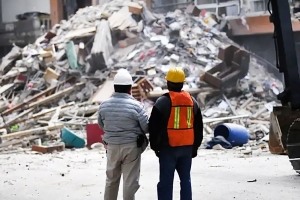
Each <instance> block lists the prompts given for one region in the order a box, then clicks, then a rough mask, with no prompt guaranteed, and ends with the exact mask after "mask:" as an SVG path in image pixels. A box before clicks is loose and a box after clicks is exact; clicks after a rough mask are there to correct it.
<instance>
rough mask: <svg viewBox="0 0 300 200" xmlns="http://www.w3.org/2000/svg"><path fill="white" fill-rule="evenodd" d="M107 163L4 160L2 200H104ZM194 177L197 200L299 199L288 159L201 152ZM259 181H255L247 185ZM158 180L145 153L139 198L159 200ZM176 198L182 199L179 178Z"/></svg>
mask: <svg viewBox="0 0 300 200" xmlns="http://www.w3.org/2000/svg"><path fill="white" fill-rule="evenodd" d="M105 162H106V161H105V154H104V153H99V151H98V150H91V151H87V150H81V151H76V152H71V151H65V152H62V153H59V154H51V155H50V154H49V155H32V153H30V154H27V155H26V154H17V155H0V171H1V172H0V199H1V200H39V199H43V200H53V199H57V200H85V199H86V200H90V199H102V198H103V189H104V183H105ZM192 177H193V180H192V182H193V195H194V199H195V200H200V199H202V200H220V199H224V200H231V199H239V200H241V199H243V200H253V199H262V200H282V199H289V200H292V199H299V188H298V186H299V183H300V177H299V176H298V175H297V174H296V173H295V172H294V171H293V170H292V167H291V165H290V163H289V161H288V158H287V156H274V155H270V154H269V153H267V152H265V153H263V154H261V155H260V156H252V157H248V158H241V156H240V154H239V153H238V152H237V151H232V150H231V151H227V152H224V151H214V150H201V151H200V152H199V155H198V157H197V158H195V159H194V160H193V169H192ZM255 179H256V180H257V181H256V182H248V181H253V180H255ZM157 180H158V162H157V158H156V157H155V155H154V154H153V153H152V152H151V151H146V152H145V153H144V154H143V161H142V175H141V188H140V190H139V191H138V193H137V198H136V199H138V200H150V199H151V200H154V199H156V184H157ZM121 194H122V193H121V192H120V195H119V199H122V196H121ZM174 199H175V200H176V199H179V181H178V177H176V180H175V186H174Z"/></svg>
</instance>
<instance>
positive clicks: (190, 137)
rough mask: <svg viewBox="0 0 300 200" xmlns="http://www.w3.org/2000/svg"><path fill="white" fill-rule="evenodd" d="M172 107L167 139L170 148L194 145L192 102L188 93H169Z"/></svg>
mask: <svg viewBox="0 0 300 200" xmlns="http://www.w3.org/2000/svg"><path fill="white" fill-rule="evenodd" d="M169 95H170V98H171V102H172V107H171V113H170V117H169V122H168V128H167V130H168V139H169V144H170V146H172V147H176V146H189V145H193V144H194V127H193V125H194V102H193V100H192V98H191V96H190V94H189V93H187V92H185V91H182V92H169Z"/></svg>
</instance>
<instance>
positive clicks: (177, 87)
mask: <svg viewBox="0 0 300 200" xmlns="http://www.w3.org/2000/svg"><path fill="white" fill-rule="evenodd" d="M167 86H168V90H169V91H173V92H181V90H182V88H183V83H173V82H170V81H167Z"/></svg>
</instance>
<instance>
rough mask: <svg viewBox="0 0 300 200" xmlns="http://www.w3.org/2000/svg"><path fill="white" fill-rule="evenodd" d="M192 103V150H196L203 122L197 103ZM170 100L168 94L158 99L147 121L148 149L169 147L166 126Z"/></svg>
mask: <svg viewBox="0 0 300 200" xmlns="http://www.w3.org/2000/svg"><path fill="white" fill-rule="evenodd" d="M192 99H193V102H194V134H195V137H194V138H195V140H194V146H193V147H194V149H198V148H199V147H200V145H201V142H202V140H203V121H202V114H201V111H200V108H199V106H198V103H197V101H196V100H195V99H194V98H193V97H192ZM171 105H172V104H171V99H170V95H169V93H167V94H164V95H163V96H162V97H160V98H158V99H157V101H156V103H155V105H154V107H153V109H152V112H151V116H150V119H149V135H150V138H149V139H150V147H151V149H152V150H154V151H159V150H160V149H161V148H162V147H164V146H169V142H168V132H167V126H168V121H169V117H170V113H171Z"/></svg>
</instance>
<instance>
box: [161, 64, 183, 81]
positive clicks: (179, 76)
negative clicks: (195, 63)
mask: <svg viewBox="0 0 300 200" xmlns="http://www.w3.org/2000/svg"><path fill="white" fill-rule="evenodd" d="M166 80H167V81H170V82H173V83H183V82H184V81H185V74H184V71H183V70H182V69H181V68H179V67H174V68H171V69H170V70H169V71H168V74H167V76H166Z"/></svg>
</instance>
